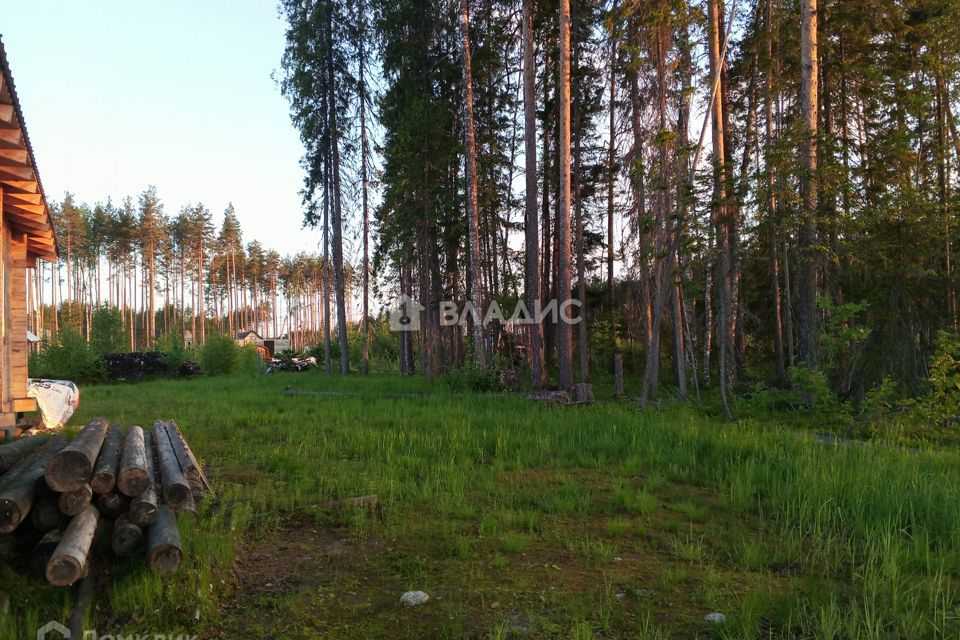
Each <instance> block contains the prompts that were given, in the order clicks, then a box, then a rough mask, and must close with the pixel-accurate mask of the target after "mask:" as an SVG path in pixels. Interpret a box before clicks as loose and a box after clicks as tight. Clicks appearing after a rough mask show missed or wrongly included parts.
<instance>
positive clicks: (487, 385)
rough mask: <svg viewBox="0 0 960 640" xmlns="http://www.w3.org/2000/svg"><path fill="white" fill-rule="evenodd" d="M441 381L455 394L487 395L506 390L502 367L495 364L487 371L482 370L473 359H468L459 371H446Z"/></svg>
mask: <svg viewBox="0 0 960 640" xmlns="http://www.w3.org/2000/svg"><path fill="white" fill-rule="evenodd" d="M440 380H441V381H442V382H443V384H444V385H446V387H447V388H448V389H450V390H451V391H455V392H466V391H477V392H480V393H485V392H491V391H503V390H504V384H503V381H502V380H503V376H502V372H501V369H500V367H498V366H497V365H496V364H493V365H491V366H490V367H488V368H487V369H486V370H485V371H484V370H481V369H480V368H479V367H478V366H477V365H476V364H474V362H473V358H472V357H468V358H467V362H466V363H464V365H463V366H462V367H460V368H459V369H450V370H448V371H446V372H445V373H444V374H443V375H442V376H441V377H440Z"/></svg>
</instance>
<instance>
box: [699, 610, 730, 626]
mask: <svg viewBox="0 0 960 640" xmlns="http://www.w3.org/2000/svg"><path fill="white" fill-rule="evenodd" d="M703 619H704V620H706V621H707V622H712V623H714V624H723V623H724V622H726V621H727V616H725V615H723V614H722V613H717V612H714V613H708V614H707V615H705V616H703Z"/></svg>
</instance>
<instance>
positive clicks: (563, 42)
mask: <svg viewBox="0 0 960 640" xmlns="http://www.w3.org/2000/svg"><path fill="white" fill-rule="evenodd" d="M557 90H558V91H557V93H558V103H559V104H558V108H559V111H560V128H559V135H558V140H557V149H558V151H559V165H560V167H559V169H560V197H559V202H558V206H557V304H558V305H561V304H563V303H564V302H566V301H567V300H569V298H570V294H571V287H570V280H571V276H572V273H571V269H570V0H560V78H559V81H558V83H557ZM557 380H558V384H559V386H560V389H562V390H564V391H568V392H569V391H570V390H571V389H572V388H573V331H572V326H571V325H570V324H569V319H568V318H565V317H564V314H562V313H561V314H560V322H559V323H558V324H557Z"/></svg>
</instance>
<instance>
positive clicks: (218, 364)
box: [200, 333, 240, 376]
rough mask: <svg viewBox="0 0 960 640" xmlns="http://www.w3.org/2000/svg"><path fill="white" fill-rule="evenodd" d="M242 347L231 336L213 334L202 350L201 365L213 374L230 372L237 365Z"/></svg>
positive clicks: (209, 373)
mask: <svg viewBox="0 0 960 640" xmlns="http://www.w3.org/2000/svg"><path fill="white" fill-rule="evenodd" d="M239 357H240V347H239V346H238V345H237V343H236V342H234V341H233V339H232V338H230V336H225V335H220V334H216V333H215V334H213V335H211V336H209V337H208V338H207V341H206V343H205V344H204V345H203V348H202V349H201V350H200V366H202V367H203V370H204V372H205V373H207V374H208V375H211V376H215V375H219V374H224V373H230V372H231V371H233V370H234V368H235V367H236V366H237V361H238V360H239Z"/></svg>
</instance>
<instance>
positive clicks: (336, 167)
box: [327, 14, 350, 376]
mask: <svg viewBox="0 0 960 640" xmlns="http://www.w3.org/2000/svg"><path fill="white" fill-rule="evenodd" d="M327 18H328V23H327V29H328V30H329V31H330V36H331V41H332V32H333V26H332V23H331V22H329V21H330V20H332V16H331V14H328V16H327ZM327 61H328V66H327V74H328V76H329V81H330V85H329V89H330V107H331V108H330V110H329V112H330V147H331V150H332V153H333V158H332V160H333V277H334V284H333V287H334V296H335V297H336V302H337V336H338V338H339V341H340V374H341V375H344V376H345V375H349V373H350V347H349V344H348V342H347V303H346V295H345V292H344V289H345V286H346V285H345V282H344V273H343V203H342V196H341V190H340V132H339V131H338V127H339V125H338V124H337V100H336V96H337V85H336V81H335V76H334V73H333V56H332V55H331V56H330V57H329V58H327Z"/></svg>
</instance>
